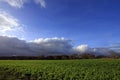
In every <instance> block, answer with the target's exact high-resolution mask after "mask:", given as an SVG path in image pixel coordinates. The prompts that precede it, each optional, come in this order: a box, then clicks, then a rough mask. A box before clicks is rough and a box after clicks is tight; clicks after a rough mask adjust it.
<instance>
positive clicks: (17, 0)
mask: <svg viewBox="0 0 120 80" xmlns="http://www.w3.org/2000/svg"><path fill="white" fill-rule="evenodd" d="M0 1H1V2H5V3H8V4H9V5H10V6H12V7H15V8H22V7H23V6H24V4H25V3H27V2H28V0H0ZM34 2H35V3H36V4H39V5H40V6H41V7H43V8H45V7H46V2H45V0H34Z"/></svg>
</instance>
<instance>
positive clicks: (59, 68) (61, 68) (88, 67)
mask: <svg viewBox="0 0 120 80" xmlns="http://www.w3.org/2000/svg"><path fill="white" fill-rule="evenodd" d="M0 80H120V60H110V59H93V60H92V59H88V60H1V61H0Z"/></svg>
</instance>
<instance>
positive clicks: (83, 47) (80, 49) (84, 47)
mask: <svg viewBox="0 0 120 80" xmlns="http://www.w3.org/2000/svg"><path fill="white" fill-rule="evenodd" d="M76 50H77V51H78V52H81V53H84V52H87V51H89V50H90V48H89V46H88V45H86V44H83V45H79V46H78V47H76Z"/></svg>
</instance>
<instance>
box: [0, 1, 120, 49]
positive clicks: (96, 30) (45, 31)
mask: <svg viewBox="0 0 120 80" xmlns="http://www.w3.org/2000/svg"><path fill="white" fill-rule="evenodd" d="M119 34H120V1H119V0H0V35H1V36H3V35H5V36H16V37H17V38H20V39H24V40H26V41H31V40H36V39H39V38H41V39H42V38H44V39H46V38H51V39H53V38H55V37H56V38H60V39H62V38H65V39H70V40H72V42H73V44H74V46H75V47H76V46H79V45H81V44H86V45H89V46H90V47H108V46H110V45H111V44H113V43H119V42H120V37H119Z"/></svg>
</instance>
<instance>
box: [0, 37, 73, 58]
mask: <svg viewBox="0 0 120 80" xmlns="http://www.w3.org/2000/svg"><path fill="white" fill-rule="evenodd" d="M0 44H1V45H0V55H1V56H12V55H17V56H39V55H56V54H58V55H59V54H60V55H61V54H68V53H71V52H72V49H73V47H72V44H71V40H67V39H64V38H45V39H43V38H40V39H35V40H32V41H29V42H27V41H25V40H20V39H18V38H16V37H7V36H0Z"/></svg>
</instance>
